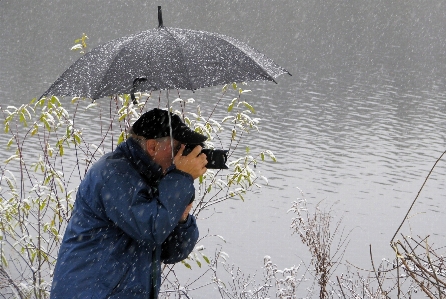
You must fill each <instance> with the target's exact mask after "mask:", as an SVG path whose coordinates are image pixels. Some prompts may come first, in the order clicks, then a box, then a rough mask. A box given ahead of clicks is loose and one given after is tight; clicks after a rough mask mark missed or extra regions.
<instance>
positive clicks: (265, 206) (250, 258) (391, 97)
mask: <svg viewBox="0 0 446 299" xmlns="http://www.w3.org/2000/svg"><path fill="white" fill-rule="evenodd" d="M158 4H161V5H163V16H164V24H165V25H166V26H169V27H181V28H190V29H201V30H206V31H213V32H219V33H222V34H226V35H230V36H233V37H236V38H238V39H240V40H242V41H244V42H247V43H248V44H250V45H252V46H253V47H255V48H257V49H258V50H260V51H261V52H263V53H265V54H266V55H267V56H269V57H270V58H272V59H274V60H275V61H276V62H277V63H278V64H279V65H281V66H283V67H285V68H286V69H287V70H289V71H290V72H291V73H292V74H293V76H292V77H288V76H281V77H279V78H278V79H277V81H278V83H279V84H278V85H275V84H274V83H252V84H249V85H248V88H249V89H251V90H252V91H253V92H252V94H251V95H248V96H247V99H248V100H249V101H251V102H252V103H253V104H254V105H255V107H256V108H257V111H258V115H257V116H258V117H260V118H261V119H262V123H261V133H260V134H257V135H253V136H252V137H250V138H249V140H248V143H249V144H250V145H251V147H252V148H253V149H254V148H258V149H263V148H268V149H271V150H272V151H273V152H274V153H275V155H276V157H277V159H278V162H277V163H265V164H262V165H260V166H259V167H258V169H257V170H258V171H259V172H261V173H262V175H265V176H266V177H268V179H269V186H265V187H263V188H262V189H261V190H260V191H256V192H255V193H254V194H251V195H250V196H248V198H247V199H246V200H245V202H241V201H227V202H225V203H223V204H221V205H220V206H218V207H216V211H215V214H213V215H212V217H210V218H208V219H201V220H200V223H199V225H200V227H201V231H202V232H205V231H206V230H207V229H209V230H210V233H211V234H218V235H222V236H224V238H225V239H226V240H227V242H226V243H223V242H221V246H223V250H224V251H225V252H227V253H228V254H229V255H230V262H233V263H235V264H237V265H238V266H240V267H241V268H242V269H243V270H244V271H246V272H248V273H252V272H255V271H259V270H260V267H261V266H262V263H263V257H264V256H265V255H270V256H271V257H272V259H273V261H274V262H275V263H277V264H278V266H279V268H284V267H289V266H292V265H295V264H298V263H299V261H300V259H301V258H307V257H308V253H307V251H306V250H307V249H306V248H305V247H304V246H303V245H302V244H301V243H300V240H299V239H298V237H297V236H291V230H290V229H289V226H290V222H291V218H292V217H293V215H292V214H287V210H288V209H289V208H290V206H291V204H292V202H293V201H294V200H296V199H297V198H299V197H301V196H300V194H299V189H301V190H302V191H303V192H304V194H305V197H306V199H307V201H308V203H309V205H310V206H314V205H316V204H317V203H318V202H320V201H322V203H321V205H322V207H326V208H327V209H328V208H329V207H331V206H332V205H333V204H334V205H333V207H332V209H333V211H334V212H333V213H334V215H335V216H336V217H337V218H339V217H344V220H343V225H344V226H345V227H346V229H347V230H351V229H353V231H352V232H351V235H350V239H351V242H350V244H349V247H348V249H347V252H346V256H345V259H346V260H348V261H349V262H352V263H353V264H355V265H358V266H360V267H364V268H370V258H369V244H371V245H372V248H373V251H374V257H376V258H377V259H380V258H382V257H389V258H391V257H392V250H391V249H390V247H389V245H388V244H389V241H390V239H391V238H392V236H393V234H394V233H395V231H396V229H397V228H398V226H399V224H400V223H401V221H402V220H403V217H404V215H405V213H406V212H407V210H408V208H409V206H410V204H411V203H412V201H413V199H414V198H415V196H416V195H417V192H418V191H419V188H420V187H421V185H422V183H423V181H424V179H425V177H426V176H427V174H428V172H429V171H430V169H431V168H432V166H433V164H434V163H435V161H436V159H437V158H438V157H439V156H440V155H441V154H442V153H443V151H444V150H445V149H446V142H445V137H446V133H445V130H444V128H445V126H446V115H445V114H446V79H445V76H444V74H445V73H446V72H445V71H446V67H445V61H446V45H445V41H446V31H445V30H444V26H445V24H446V7H445V6H446V3H444V2H443V1H440V0H437V1H414V0H410V1H404V2H401V1H365V0H361V1H341V0H336V1H329V2H327V1H303V2H300V1H275V2H271V1H233V2H224V1H188V2H187V6H186V4H179V3H174V2H173V1H161V3H157V4H156V5H158ZM156 5H155V4H150V3H143V2H142V1H125V2H121V1H117V2H110V3H108V4H107V5H103V3H102V2H101V3H99V2H95V1H86V0H81V1H68V0H60V1H56V0H54V1H39V2H36V1H21V2H20V3H19V2H17V1H8V0H1V1H0V27H1V28H2V30H1V31H0V103H1V105H2V107H3V105H5V106H6V105H9V104H14V105H19V104H21V103H27V102H28V101H29V100H30V99H31V98H32V97H36V96H37V97H38V96H40V95H41V94H42V93H43V92H44V91H45V90H46V89H47V88H48V87H49V85H50V84H51V83H52V82H53V81H54V80H55V79H56V78H57V77H58V76H59V75H60V74H61V73H62V72H63V71H64V70H65V69H66V68H67V67H68V66H69V65H70V64H71V63H72V62H73V61H74V60H75V59H76V58H77V57H78V54H74V53H71V52H70V51H69V48H70V47H71V46H72V45H73V41H74V39H76V38H78V37H80V36H81V34H82V33H83V32H85V33H87V35H88V36H89V38H90V39H89V41H88V42H89V46H90V47H94V46H96V45H98V44H100V43H103V42H105V41H108V40H111V39H114V38H118V37H120V36H124V35H128V34H131V33H134V32H138V31H142V30H145V29H148V28H153V27H156V26H157V19H156V18H157V15H156ZM215 90H217V91H218V88H217V89H215ZM215 90H214V91H215ZM182 96H183V97H184V98H187V97H194V98H195V99H196V100H197V101H199V102H200V103H201V105H202V106H205V105H206V103H207V102H206V101H211V102H212V101H213V100H214V99H215V93H212V89H210V90H205V91H198V92H197V93H195V94H192V93H188V92H184V93H182ZM85 121H86V123H85V125H87V124H88V120H87V119H86V120H85ZM3 155H5V154H4V153H3V152H2V153H1V154H0V157H1V158H2V159H4V158H3ZM5 157H6V155H5ZM445 174H446V163H445V161H443V160H442V161H440V162H439V163H438V165H437V167H436V168H435V169H434V171H433V173H432V175H431V177H430V179H429V181H428V183H427V184H426V186H425V187H424V189H423V191H422V193H421V194H420V197H419V199H418V200H417V202H416V204H415V206H414V208H413V210H412V213H411V216H413V217H412V218H411V221H410V224H411V225H410V226H409V225H408V223H406V224H405V225H404V226H403V228H402V230H401V232H403V233H404V234H412V235H417V234H418V235H423V236H424V235H427V234H430V235H431V236H432V239H430V240H431V241H435V243H436V244H437V245H438V246H440V245H444V244H445V242H446V236H445V232H444V227H445V225H446V220H445V219H446V218H445V213H446V208H445V205H444V204H443V200H444V198H445V195H446V190H445V180H444V177H445ZM298 188H299V189H298Z"/></svg>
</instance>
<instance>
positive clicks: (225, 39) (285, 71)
mask: <svg viewBox="0 0 446 299" xmlns="http://www.w3.org/2000/svg"><path fill="white" fill-rule="evenodd" d="M212 36H215V37H218V38H220V39H221V40H223V41H225V42H227V43H228V44H230V45H232V46H233V47H235V48H236V49H238V50H240V51H241V52H243V53H244V54H245V57H246V58H249V59H250V60H252V61H254V63H255V64H256V65H257V66H258V67H259V68H260V69H261V70H262V71H263V72H264V73H265V74H266V76H265V75H264V76H265V78H266V79H268V80H270V81H273V82H274V83H276V84H277V82H276V80H274V78H275V77H278V76H280V75H281V74H285V73H287V74H289V75H290V76H291V74H290V72H288V71H287V70H285V69H284V68H282V67H279V68H280V69H281V71H282V73H281V74H278V75H277V76H275V77H273V76H271V75H270V74H269V72H268V71H267V70H266V69H265V68H264V67H263V65H262V64H261V63H258V62H257V61H256V60H255V59H253V58H252V57H251V55H249V53H246V52H245V51H244V50H243V49H242V48H241V47H240V46H238V45H236V44H234V43H233V42H231V41H230V40H228V39H231V38H230V37H228V36H225V35H223V34H217V33H212ZM248 47H249V48H251V49H252V50H254V51H256V52H257V53H258V54H259V55H261V56H264V57H265V58H266V59H267V60H270V61H271V62H273V61H272V60H271V59H270V58H268V57H266V56H265V55H264V54H262V53H260V52H259V51H257V50H256V49H254V48H252V47H250V46H248ZM273 63H274V62H273ZM274 64H275V63H274Z"/></svg>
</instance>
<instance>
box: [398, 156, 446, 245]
mask: <svg viewBox="0 0 446 299" xmlns="http://www.w3.org/2000/svg"><path fill="white" fill-rule="evenodd" d="M444 154H446V151H444V152H443V153H442V154H441V156H440V157H439V158H438V159H437V161H435V163H434V166H432V168H431V170H430V171H429V174H428V175H427V177H426V179H425V180H424V183H423V185H422V186H421V188H420V190H419V191H418V194H417V196H416V197H415V199H414V200H413V202H412V204H411V205H410V208H409V210H407V213H406V215H405V216H404V219H403V221H402V222H401V224H400V226H398V229H397V230H396V232H395V234H394V235H393V237H392V239H391V240H390V244H392V243H393V239H395V236H396V234H398V232H399V231H400V229H401V227H402V226H403V223H404V222H405V221H406V219H407V216H408V215H409V213H410V211H411V210H412V207H413V206H414V204H415V202H416V201H417V199H418V196H420V193H421V190H423V188H424V185H426V182H427V180H428V179H429V177H430V175H431V173H432V171H433V170H434V168H435V166H436V165H437V163H438V162H439V161H440V160H441V158H442V157H443V155H444ZM391 246H392V245H391Z"/></svg>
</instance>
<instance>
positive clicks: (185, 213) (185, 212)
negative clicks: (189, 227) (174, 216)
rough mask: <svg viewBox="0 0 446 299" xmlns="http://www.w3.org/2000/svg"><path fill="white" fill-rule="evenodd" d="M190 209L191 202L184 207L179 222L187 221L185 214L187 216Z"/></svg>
mask: <svg viewBox="0 0 446 299" xmlns="http://www.w3.org/2000/svg"><path fill="white" fill-rule="evenodd" d="M191 209H192V203H190V204H189V205H188V206H187V207H186V209H185V210H184V213H183V215H182V216H181V219H180V223H185V222H186V221H187V216H189V212H190V210H191Z"/></svg>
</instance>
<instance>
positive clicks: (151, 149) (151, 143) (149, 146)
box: [146, 139, 157, 157]
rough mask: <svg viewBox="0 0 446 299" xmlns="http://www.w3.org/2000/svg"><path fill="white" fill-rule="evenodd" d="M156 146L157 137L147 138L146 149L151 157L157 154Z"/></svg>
mask: <svg viewBox="0 0 446 299" xmlns="http://www.w3.org/2000/svg"><path fill="white" fill-rule="evenodd" d="M156 146H157V142H156V140H155V139H147V140H146V150H147V153H148V154H149V155H150V156H151V157H153V156H155V153H156V150H157V148H156Z"/></svg>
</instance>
